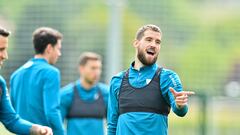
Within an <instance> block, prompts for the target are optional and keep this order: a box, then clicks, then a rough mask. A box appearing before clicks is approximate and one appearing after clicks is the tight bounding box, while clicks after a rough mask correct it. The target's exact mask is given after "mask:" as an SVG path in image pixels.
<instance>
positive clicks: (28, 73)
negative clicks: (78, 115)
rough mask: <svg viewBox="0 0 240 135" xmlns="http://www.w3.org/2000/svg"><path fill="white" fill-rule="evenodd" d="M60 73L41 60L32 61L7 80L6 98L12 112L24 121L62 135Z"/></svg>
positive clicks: (55, 134) (33, 59)
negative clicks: (8, 90) (8, 92)
mask: <svg viewBox="0 0 240 135" xmlns="http://www.w3.org/2000/svg"><path fill="white" fill-rule="evenodd" d="M59 90H60V72H59V70H58V69H57V68H55V67H54V66H52V65H50V64H49V63H48V62H47V61H46V60H45V59H43V58H32V59H31V60H29V61H28V62H27V63H25V64H24V65H23V66H22V67H20V68H19V69H18V70H16V71H15V72H14V73H13V74H12V76H11V79H10V96H11V100H12V104H13V107H14V108H15V110H16V112H17V113H18V114H19V115H20V116H21V117H22V118H24V119H26V120H28V121H30V122H33V123H37V124H40V125H44V126H49V127H50V128H52V130H53V134H54V135H63V134H64V130H63V126H62V119H61V113H60V91H59Z"/></svg>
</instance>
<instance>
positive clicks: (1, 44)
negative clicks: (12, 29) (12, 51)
mask: <svg viewBox="0 0 240 135" xmlns="http://www.w3.org/2000/svg"><path fill="white" fill-rule="evenodd" d="M7 48H8V37H4V36H1V35H0V67H1V66H2V65H3V61H4V60H6V59H7V58H8V53H7Z"/></svg>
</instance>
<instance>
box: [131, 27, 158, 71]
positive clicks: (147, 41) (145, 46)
mask: <svg viewBox="0 0 240 135" xmlns="http://www.w3.org/2000/svg"><path fill="white" fill-rule="evenodd" d="M161 39H162V32H161V30H160V28H159V27H158V26H156V25H152V24H148V25H144V26H142V27H141V28H139V30H138V31H137V33H136V37H135V40H134V43H133V46H134V47H135V48H136V57H137V59H138V60H139V61H140V62H141V63H142V64H143V65H146V66H149V65H152V64H154V63H155V62H156V61H157V58H158V54H159V51H160V48H161V46H160V44H161Z"/></svg>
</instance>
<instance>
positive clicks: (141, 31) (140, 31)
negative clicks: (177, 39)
mask: <svg viewBox="0 0 240 135" xmlns="http://www.w3.org/2000/svg"><path fill="white" fill-rule="evenodd" d="M146 30H152V31H155V32H159V33H160V34H162V31H161V29H160V28H159V27H158V26H157V25H153V24H147V25H144V26H142V27H141V28H139V29H138V31H137V33H136V37H135V38H136V39H137V40H141V39H142V37H143V36H144V32H145V31H146Z"/></svg>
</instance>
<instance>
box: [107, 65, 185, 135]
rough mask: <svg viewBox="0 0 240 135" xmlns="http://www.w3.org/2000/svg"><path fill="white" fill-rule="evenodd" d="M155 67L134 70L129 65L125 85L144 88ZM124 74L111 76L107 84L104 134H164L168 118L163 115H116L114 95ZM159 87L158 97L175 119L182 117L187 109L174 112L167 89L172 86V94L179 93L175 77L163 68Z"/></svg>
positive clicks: (136, 113) (180, 88)
mask: <svg viewBox="0 0 240 135" xmlns="http://www.w3.org/2000/svg"><path fill="white" fill-rule="evenodd" d="M157 68H158V66H157V64H153V65H151V66H145V67H142V68H140V70H136V69H134V68H133V65H131V67H130V70H129V83H130V85H132V86H133V87H136V88H141V87H144V86H146V85H147V84H148V83H149V82H150V80H151V79H152V78H153V76H154V74H155V72H156V70H157ZM124 74H125V72H124V71H123V72H120V73H119V74H117V75H116V76H114V77H113V78H112V80H111V83H110V95H109V101H108V116H107V121H108V135H146V134H149V135H167V134H168V132H167V130H168V117H167V116H166V115H161V114H156V113H149V112H128V113H125V114H121V115H119V102H118V95H119V90H120V86H121V83H122V79H123V76H124ZM160 78H161V79H160V82H159V84H160V87H161V91H162V95H163V97H164V99H165V100H166V101H167V103H168V104H169V105H170V106H171V108H172V110H173V112H174V113H175V114H176V115H178V116H184V115H185V114H186V113H187V111H188V107H187V106H184V107H183V108H181V109H178V108H177V106H176V103H175V99H174V96H173V95H172V93H171V92H170V90H169V87H173V88H174V89H175V90H176V91H182V85H181V81H180V79H179V76H178V75H177V74H176V73H175V72H173V71H171V70H168V69H165V68H163V70H162V72H161V74H160Z"/></svg>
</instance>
